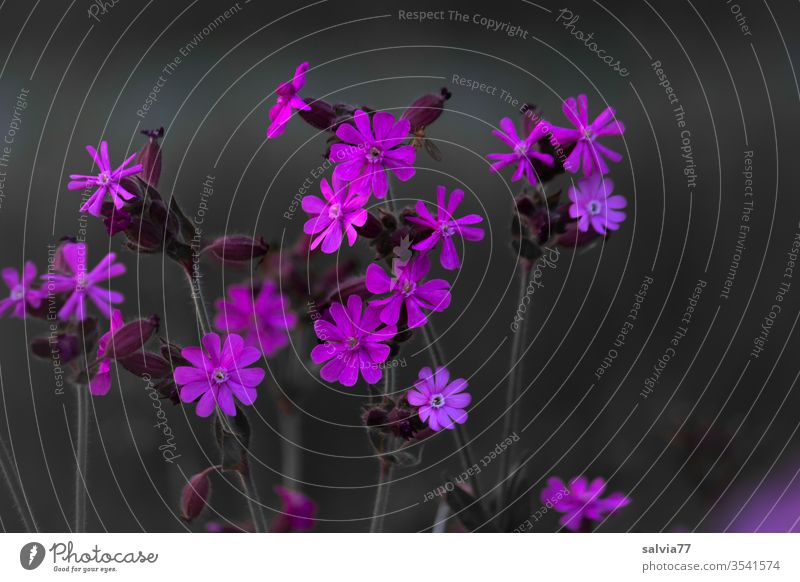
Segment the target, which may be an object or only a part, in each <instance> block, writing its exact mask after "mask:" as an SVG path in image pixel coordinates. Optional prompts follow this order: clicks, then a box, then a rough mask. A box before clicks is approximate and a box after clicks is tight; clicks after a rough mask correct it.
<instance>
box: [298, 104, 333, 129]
mask: <svg viewBox="0 0 800 582" xmlns="http://www.w3.org/2000/svg"><path fill="white" fill-rule="evenodd" d="M304 101H305V102H306V104H307V105H308V106H309V107H311V110H310V111H303V110H302V109H301V110H299V111H298V113H299V115H300V117H301V118H302V119H303V121H305V122H306V123H307V124H309V125H310V126H311V127H313V128H315V129H319V130H322V131H329V130H330V131H332V128H333V126H334V125H335V122H336V118H337V117H338V115H337V114H336V111H334V109H333V105H331V104H330V103H328V102H327V101H323V100H322V99H314V98H312V97H306V98H305V99H304Z"/></svg>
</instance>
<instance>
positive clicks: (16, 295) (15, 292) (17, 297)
mask: <svg viewBox="0 0 800 582" xmlns="http://www.w3.org/2000/svg"><path fill="white" fill-rule="evenodd" d="M23 297H25V289H24V288H23V287H22V285H17V286H16V287H14V288H13V289H12V290H11V299H13V300H14V301H21V300H22V298H23Z"/></svg>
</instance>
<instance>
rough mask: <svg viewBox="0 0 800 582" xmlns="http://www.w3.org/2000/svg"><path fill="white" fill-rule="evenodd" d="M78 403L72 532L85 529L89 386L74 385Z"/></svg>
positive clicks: (80, 531)
mask: <svg viewBox="0 0 800 582" xmlns="http://www.w3.org/2000/svg"><path fill="white" fill-rule="evenodd" d="M75 394H76V400H77V405H78V418H77V422H76V433H77V434H76V438H77V444H76V447H75V448H76V452H75V456H76V461H77V462H76V464H75V522H74V526H73V532H74V533H82V532H85V531H86V472H87V469H88V464H89V463H88V461H89V388H88V387H87V386H82V385H77V386H75Z"/></svg>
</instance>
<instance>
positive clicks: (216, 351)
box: [174, 333, 265, 417]
mask: <svg viewBox="0 0 800 582" xmlns="http://www.w3.org/2000/svg"><path fill="white" fill-rule="evenodd" d="M203 348H205V349H203ZM203 348H199V347H190V348H183V349H182V350H181V356H183V358H184V359H185V360H188V361H189V363H190V364H191V366H178V367H177V368H175V373H174V377H175V383H176V384H177V385H178V386H180V398H181V401H183V402H194V401H195V400H197V399H198V398H199V399H200V401H199V402H198V403H197V408H196V409H195V412H197V416H203V417H205V416H209V415H210V414H211V413H212V412H214V409H215V408H216V407H217V406H219V408H220V410H222V412H224V413H225V414H227V415H228V416H236V404H235V402H234V400H233V397H234V396H236V398H237V399H238V400H239V402H241V403H242V404H244V405H247V406H249V405H251V404H253V402H255V401H256V396H257V393H256V388H255V387H256V386H258V385H259V384H261V381H262V380H263V379H264V375H265V372H264V370H262V369H261V368H248V367H247V366H249V365H250V364H252V363H254V362H256V361H257V360H258V359H259V358H260V357H261V351H260V350H259V349H258V348H254V347H252V346H247V347H245V345H244V340H243V339H242V337H241V336H239V335H236V334H235V333H232V334H230V335H229V336H228V337H227V338H226V339H225V345H224V346H222V344H221V340H220V337H219V336H218V335H217V334H215V333H207V334H206V335H205V336H203Z"/></svg>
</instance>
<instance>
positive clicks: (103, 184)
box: [67, 141, 142, 216]
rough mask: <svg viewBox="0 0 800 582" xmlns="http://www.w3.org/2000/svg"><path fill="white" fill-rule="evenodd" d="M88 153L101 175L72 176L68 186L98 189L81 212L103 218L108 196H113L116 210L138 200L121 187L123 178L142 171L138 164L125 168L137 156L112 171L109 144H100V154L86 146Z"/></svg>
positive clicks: (134, 155) (74, 188) (82, 207)
mask: <svg viewBox="0 0 800 582" xmlns="http://www.w3.org/2000/svg"><path fill="white" fill-rule="evenodd" d="M86 151H88V152H89V155H90V156H92V159H93V160H94V162H95V164H97V167H98V169H99V170H100V173H99V174H98V175H97V176H84V175H83V174H72V175H70V183H69V184H67V188H69V189H70V190H83V189H84V188H93V187H96V188H97V190H95V191H94V194H92V195H91V196H90V197H89V198H88V199H87V200H86V202H85V203H84V204H83V206H81V212H88V213H89V214H92V215H93V216H102V209H103V201H104V200H105V198H106V194H109V195H110V196H111V200H112V201H113V202H114V206H115V207H116V208H122V206H123V205H124V204H125V202H126V201H128V200H133V199H134V198H136V195H135V194H131V193H130V192H128V191H127V190H126V189H125V188H123V187H122V186H121V185H120V181H121V180H122V179H123V178H127V177H128V176H132V175H134V174H138V173H139V172H140V171H141V170H142V164H136V165H133V166H131V167H130V168H127V169H126V168H125V166H127V165H128V164H130V163H131V162H132V161H133V159H134V158H135V157H136V154H133V155H132V156H131V157H129V158H128V159H127V160H125V161H124V162H122V164H121V165H120V166H119V167H118V168H117V169H116V170H112V169H111V162H110V161H109V158H108V142H106V141H102V142H100V153H99V154H98V153H97V150H96V149H94V148H93V147H92V146H90V145H87V146H86Z"/></svg>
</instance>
